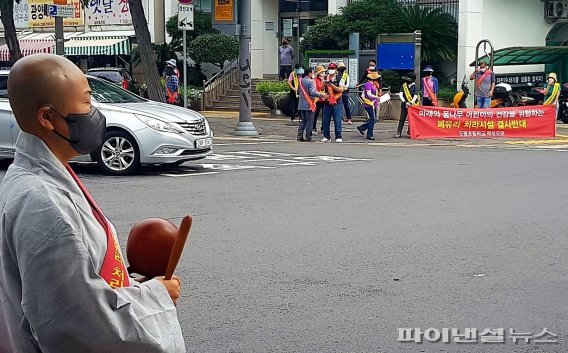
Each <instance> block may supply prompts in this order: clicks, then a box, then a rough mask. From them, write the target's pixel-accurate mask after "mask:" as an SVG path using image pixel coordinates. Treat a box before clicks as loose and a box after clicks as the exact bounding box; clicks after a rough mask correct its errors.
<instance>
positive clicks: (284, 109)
mask: <svg viewBox="0 0 568 353" xmlns="http://www.w3.org/2000/svg"><path fill="white" fill-rule="evenodd" d="M260 99H261V100H262V103H263V104H264V105H265V106H266V107H267V108H269V109H270V116H271V117H284V116H288V115H289V114H290V98H289V94H288V93H284V94H281V93H280V94H279V93H273V94H270V93H262V94H261V95H260Z"/></svg>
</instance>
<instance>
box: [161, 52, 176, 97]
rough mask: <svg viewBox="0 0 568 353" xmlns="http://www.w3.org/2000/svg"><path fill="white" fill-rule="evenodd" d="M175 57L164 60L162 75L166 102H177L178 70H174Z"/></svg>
mask: <svg viewBox="0 0 568 353" xmlns="http://www.w3.org/2000/svg"><path fill="white" fill-rule="evenodd" d="M176 71H177V68H176V59H170V60H168V61H166V68H165V70H164V75H165V78H166V83H165V86H166V87H165V88H166V101H167V102H168V104H176V105H177V104H179V72H176Z"/></svg>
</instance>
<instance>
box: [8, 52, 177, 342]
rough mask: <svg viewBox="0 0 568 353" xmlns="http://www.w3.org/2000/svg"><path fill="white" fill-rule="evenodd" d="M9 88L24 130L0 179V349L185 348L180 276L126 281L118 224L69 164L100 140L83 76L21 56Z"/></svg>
mask: <svg viewBox="0 0 568 353" xmlns="http://www.w3.org/2000/svg"><path fill="white" fill-rule="evenodd" d="M8 91H9V102H10V106H11V107H12V111H13V114H14V116H15V118H16V121H17V123H18V125H19V127H20V128H21V132H20V134H19V135H18V139H17V142H16V153H15V156H14V163H13V164H12V165H11V166H10V167H9V168H8V170H7V172H6V175H5V176H4V179H3V180H2V183H1V184H0V289H1V290H0V346H1V349H0V350H1V351H2V352H22V353H32V352H33V353H37V352H58V353H71V352H84V353H89V352H92V353H95V352H108V351H113V352H130V353H135V352H137V353H140V352H148V353H150V352H152V353H153V352H156V353H158V352H185V344H184V341H183V336H182V332H181V327H180V324H179V321H178V318H177V313H176V307H175V303H176V301H177V299H178V298H179V296H180V291H179V288H180V281H179V278H177V277H174V278H173V279H172V280H164V278H154V279H150V280H148V281H145V282H143V283H139V282H137V281H135V280H134V279H131V278H129V275H128V271H127V269H126V266H125V264H124V261H123V258H122V255H121V251H120V245H119V244H118V238H117V235H116V230H115V228H114V227H113V226H112V224H111V223H110V221H109V220H108V219H107V218H106V217H105V215H104V213H103V212H102V211H101V209H100V207H99V206H98V205H97V204H96V202H95V201H94V199H93V197H92V196H91V195H90V194H89V192H88V191H87V189H86V187H85V186H84V185H83V184H82V183H81V181H80V180H79V178H78V177H77V175H75V173H74V172H73V170H72V169H71V167H70V166H69V164H68V162H69V161H70V160H71V159H72V158H75V157H77V156H79V155H81V154H87V153H90V152H93V151H95V150H96V149H98V148H99V147H100V146H101V145H102V143H103V141H104V137H105V129H106V120H105V117H104V115H103V114H101V112H100V111H99V110H98V109H97V108H96V107H94V106H93V105H92V104H91V90H90V88H89V83H88V81H87V78H86V77H85V75H84V74H83V72H82V71H81V70H80V69H79V68H78V67H77V66H75V65H73V63H72V62H71V61H69V60H68V59H65V58H63V57H61V56H57V55H50V54H34V55H30V56H26V57H24V58H22V59H20V60H18V61H17V62H16V63H15V64H14V66H13V68H12V70H11V72H10V75H9V78H8Z"/></svg>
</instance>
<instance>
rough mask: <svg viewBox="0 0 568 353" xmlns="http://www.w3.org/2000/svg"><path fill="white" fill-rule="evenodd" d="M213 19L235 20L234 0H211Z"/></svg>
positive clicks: (221, 20)
mask: <svg viewBox="0 0 568 353" xmlns="http://www.w3.org/2000/svg"><path fill="white" fill-rule="evenodd" d="M213 4H214V14H215V21H219V22H233V21H235V2H234V0H213Z"/></svg>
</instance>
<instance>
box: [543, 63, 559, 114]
mask: <svg viewBox="0 0 568 353" xmlns="http://www.w3.org/2000/svg"><path fill="white" fill-rule="evenodd" d="M546 79H547V82H546V83H545V84H544V103H543V104H544V105H554V106H555V107H556V116H558V108H559V106H558V98H559V97H560V83H558V78H557V77H556V74H555V73H554V72H551V73H550V74H549V75H548V77H547V78H546Z"/></svg>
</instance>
